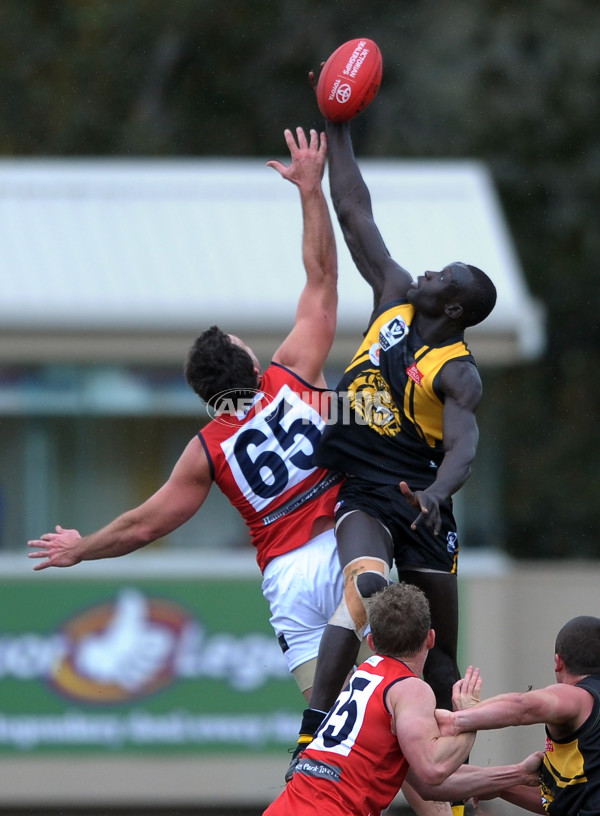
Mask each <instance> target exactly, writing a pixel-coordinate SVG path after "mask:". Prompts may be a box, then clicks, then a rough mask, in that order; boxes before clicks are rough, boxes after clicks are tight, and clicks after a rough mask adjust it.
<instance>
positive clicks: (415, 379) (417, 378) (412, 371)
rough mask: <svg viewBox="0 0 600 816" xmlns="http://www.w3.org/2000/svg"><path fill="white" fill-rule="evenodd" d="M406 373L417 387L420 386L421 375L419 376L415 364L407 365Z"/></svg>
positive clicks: (419, 373)
mask: <svg viewBox="0 0 600 816" xmlns="http://www.w3.org/2000/svg"><path fill="white" fill-rule="evenodd" d="M406 373H407V374H408V376H409V377H410V379H411V380H412V381H413V382H414V383H416V384H417V385H421V381H422V379H423V375H422V374H421V372H420V371H419V369H418V368H417V364H416V363H413V364H412V365H409V367H408V368H407V369H406Z"/></svg>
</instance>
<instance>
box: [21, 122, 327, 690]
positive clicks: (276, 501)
mask: <svg viewBox="0 0 600 816" xmlns="http://www.w3.org/2000/svg"><path fill="white" fill-rule="evenodd" d="M285 139H286V143H287V146H288V148H289V150H290V154H291V158H292V161H291V164H289V165H284V164H282V163H281V162H279V161H271V162H268V165H269V166H270V167H273V168H274V169H275V170H276V171H277V172H278V173H279V174H280V175H281V176H282V177H283V178H284V179H286V180H288V181H290V182H292V183H293V184H294V185H296V187H297V188H298V190H299V192H300V201H301V205H302V215H303V234H302V260H303V264H304V269H305V272H306V282H305V284H304V288H303V289H302V292H301V294H300V298H299V301H298V306H297V309H296V317H295V322H294V325H293V327H292V329H291V331H290V333H289V334H288V335H287V337H286V338H285V339H284V340H283V342H282V343H281V345H280V346H279V348H278V349H277V350H276V351H275V353H274V354H273V357H272V361H271V365H270V366H269V367H268V368H267V369H266V371H264V372H262V371H261V367H260V363H259V361H258V359H257V358H256V356H255V355H254V353H253V352H252V350H251V349H250V348H249V347H248V346H246V345H245V344H244V343H243V342H242V341H241V340H240V339H239V338H238V337H235V336H234V335H231V334H227V333H225V332H223V331H222V330H221V329H219V328H218V327H217V326H213V327H211V328H209V329H207V330H206V331H205V332H203V333H202V334H201V335H200V336H199V337H198V338H197V339H196V341H195V342H194V344H193V346H192V348H191V349H190V352H189V354H188V357H187V361H186V365H185V375H186V379H187V381H188V383H189V385H190V386H191V387H192V389H193V390H194V391H195V392H196V393H197V394H198V395H199V396H200V397H201V398H202V399H203V400H205V402H206V404H207V406H208V409H209V411H210V412H211V413H212V416H213V417H214V418H213V420H212V422H210V423H209V425H208V426H207V427H206V428H204V429H203V430H202V431H201V432H200V433H199V434H196V435H194V437H193V438H192V439H191V440H190V442H189V443H188V444H187V446H186V448H185V450H184V451H183V452H182V454H181V455H180V457H179V460H178V461H177V463H176V464H175V467H174V468H173V471H172V473H171V475H170V477H169V479H168V480H167V481H166V482H165V484H163V485H162V487H161V488H159V489H158V490H157V491H156V493H154V495H153V496H151V497H150V498H149V499H147V500H146V501H145V502H144V503H143V504H141V505H140V506H139V507H136V508H134V509H133V510H129V511H128V512H126V513H123V514H122V515H121V516H119V517H118V518H116V519H114V520H113V521H112V522H110V523H109V524H108V525H106V526H105V527H103V528H102V529H101V530H98V531H97V532H95V533H91V534H90V535H87V536H84V537H82V536H81V535H80V533H79V532H78V531H77V530H72V529H71V530H67V529H64V528H63V527H60V526H57V527H56V530H55V532H51V533H45V534H44V535H42V536H41V537H40V538H39V539H36V540H32V541H30V542H29V546H30V547H31V548H32V551H31V552H30V553H29V555H30V557H31V558H34V559H39V561H38V562H37V563H36V566H35V569H36V570H41V569H45V568H47V567H52V566H54V567H69V566H72V565H74V564H78V563H79V562H80V561H84V560H93V559H98V558H111V557H115V556H120V555H125V554H127V553H130V552H132V551H134V550H136V549H139V548H140V547H143V546H145V545H146V544H148V543H150V542H151V541H155V540H156V539H158V538H162V537H163V536H165V535H168V534H169V533H170V532H172V531H173V530H175V529H176V528H178V527H180V526H181V525H182V524H183V523H184V522H186V521H187V520H188V519H189V518H191V517H192V516H193V515H194V514H195V513H196V512H197V511H198V510H199V509H200V508H201V507H202V505H203V503H204V501H205V499H206V497H207V496H208V494H209V492H210V490H211V488H212V486H213V484H215V483H216V484H217V485H218V486H219V488H220V489H221V490H222V491H223V492H224V493H225V495H226V496H227V497H228V498H229V500H230V502H231V504H232V505H233V506H234V507H236V508H237V509H238V510H239V512H240V513H241V515H242V516H243V518H244V520H245V521H246V523H247V525H248V527H249V530H250V533H251V537H252V542H253V544H254V546H255V547H256V556H257V561H258V565H259V567H260V569H261V571H262V572H263V593H264V595H265V598H266V599H267V600H268V602H269V605H270V609H271V623H272V625H273V628H274V629H275V633H276V635H277V637H278V640H279V643H280V645H281V648H282V651H283V653H284V655H285V657H286V659H287V663H288V666H289V669H290V671H291V672H292V673H293V674H294V677H295V678H296V681H297V683H298V685H299V687H300V690H301V691H302V692H303V693H304V695H305V697H306V698H307V699H308V697H309V695H310V688H311V686H312V680H313V674H314V667H315V663H316V656H317V652H318V647H319V642H320V639H321V634H322V632H323V630H324V628H325V625H326V623H327V621H328V620H329V618H330V617H331V615H332V614H333V612H334V610H335V608H336V607H337V605H338V604H339V602H340V599H341V597H342V576H341V571H340V565H339V560H338V556H337V550H336V544H335V537H334V533H333V525H334V521H333V510H334V505H335V502H336V497H337V490H338V487H339V484H338V483H337V480H336V478H335V477H334V476H332V475H330V474H328V473H327V472H326V471H325V470H323V469H322V468H317V467H315V466H314V465H313V463H312V456H313V454H314V452H315V450H316V447H317V445H318V443H319V440H320V438H321V433H322V430H323V427H324V417H325V416H326V415H327V409H326V404H325V402H326V399H327V390H326V382H325V378H324V375H323V366H324V364H325V361H326V359H327V355H328V353H329V351H330V349H331V345H332V343H333V339H334V336H335V329H336V311H337V256H336V247H335V239H334V234H333V227H332V224H331V218H330V214H329V209H328V206H327V201H326V199H325V196H324V194H323V190H322V179H323V174H324V169H325V161H326V154H327V142H326V138H325V134H318V133H317V132H316V131H315V130H312V131H311V132H310V135H309V136H308V137H307V135H306V134H305V133H304V131H303V130H302V128H298V129H297V130H296V134H295V135H294V134H293V133H292V132H291V131H289V130H286V131H285ZM241 251H243V250H241ZM224 274H226V270H224ZM280 274H284V271H283V270H282V271H281V272H280ZM257 285H259V284H258V282H257ZM223 557H224V558H226V557H227V556H226V554H224V556H223Z"/></svg>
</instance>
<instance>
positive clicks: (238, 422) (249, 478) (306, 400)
mask: <svg viewBox="0 0 600 816" xmlns="http://www.w3.org/2000/svg"><path fill="white" fill-rule="evenodd" d="M330 395H331V392H330V391H328V390H327V389H323V388H315V387H314V386H312V385H308V383H305V382H304V381H303V380H301V379H300V378H299V377H297V376H296V375H295V374H294V373H293V372H292V371H290V370H289V369H287V368H284V366H281V365H278V364H277V363H271V365H270V366H269V368H267V370H266V371H265V372H264V374H263V376H262V379H261V382H260V391H259V392H257V394H256V395H255V397H254V398H253V400H252V401H251V403H252V404H251V405H250V407H249V408H248V409H247V410H245V412H243V413H242V412H239V413H237V414H233V413H227V414H222V415H221V416H219V417H217V418H215V419H213V420H212V421H211V422H209V424H208V425H207V426H206V427H205V428H203V429H202V430H201V431H200V432H199V434H198V436H199V438H200V441H201V442H202V444H203V446H204V450H205V451H206V456H207V458H208V462H209V465H210V468H211V475H212V478H213V479H214V481H215V483H216V484H217V485H218V486H219V488H220V490H221V491H222V492H223V493H224V494H225V496H227V498H228V499H229V501H230V502H231V504H232V505H233V506H234V507H235V508H236V509H237V510H238V511H239V512H240V514H241V515H242V517H243V519H244V521H245V522H246V524H247V526H248V529H249V530H250V535H251V537H252V543H253V544H254V546H255V547H256V560H257V562H258V566H259V567H260V569H261V572H262V571H263V570H264V568H265V567H266V565H267V564H268V562H269V561H270V560H271V559H272V558H275V557H276V556H278V555H281V554H282V553H286V552H289V551H290V550H294V549H296V548H297V547H301V546H302V545H303V544H305V543H306V542H307V541H308V540H309V539H310V536H311V530H312V526H313V523H314V522H315V520H316V519H317V518H319V517H320V516H330V517H331V518H333V509H334V507H335V503H336V501H337V494H338V489H339V477H338V476H336V475H334V474H332V473H329V472H328V471H327V470H325V469H324V468H318V467H315V466H314V465H313V454H314V452H315V450H316V447H317V445H318V444H319V442H320V440H321V434H322V432H323V428H324V427H325V417H326V416H327V411H328V403H329V398H330Z"/></svg>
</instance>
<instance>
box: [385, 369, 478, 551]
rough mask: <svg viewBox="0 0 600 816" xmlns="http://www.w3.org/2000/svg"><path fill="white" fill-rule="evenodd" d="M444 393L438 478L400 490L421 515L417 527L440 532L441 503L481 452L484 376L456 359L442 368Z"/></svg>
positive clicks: (457, 488)
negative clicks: (479, 410)
mask: <svg viewBox="0 0 600 816" xmlns="http://www.w3.org/2000/svg"><path fill="white" fill-rule="evenodd" d="M441 387H442V391H443V393H444V415H443V423H444V428H443V439H444V458H443V460H442V463H441V464H440V466H439V468H438V471H437V474H436V477H435V481H434V482H433V483H432V484H431V485H430V486H429V487H428V488H427V489H426V490H421V491H417V492H415V493H413V492H412V491H411V490H410V488H409V486H408V485H407V484H406V482H400V490H401V491H402V493H403V495H404V496H405V498H406V499H407V501H408V502H409V504H411V505H412V506H413V507H415V508H416V509H418V510H419V515H418V516H417V517H416V518H415V520H414V522H413V523H412V525H411V526H412V528H413V530H414V529H415V528H416V527H417V526H418V525H419V524H421V523H424V524H426V525H427V526H428V527H432V529H433V531H434V533H435V534H436V535H437V534H438V533H439V531H440V528H441V523H442V521H441V516H440V502H442V501H445V500H446V499H447V498H448V497H449V496H452V495H454V493H456V491H457V490H459V489H460V488H461V487H462V486H463V484H464V483H465V482H466V481H467V479H468V478H469V475H470V473H471V465H472V464H473V459H474V458H475V454H476V452H477V443H478V442H479V429H478V427H477V420H476V418H475V411H476V408H477V406H478V405H479V402H480V400H481V392H482V387H481V378H480V376H479V372H478V371H477V368H476V367H475V366H474V365H472V364H471V363H468V362H464V361H458V360H457V361H453V362H450V363H448V365H446V367H445V368H444V369H443V371H442V381H441Z"/></svg>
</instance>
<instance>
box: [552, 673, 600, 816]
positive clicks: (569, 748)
mask: <svg viewBox="0 0 600 816" xmlns="http://www.w3.org/2000/svg"><path fill="white" fill-rule="evenodd" d="M577 685H578V686H580V687H581V688H584V689H586V690H587V691H589V692H590V694H592V695H593V697H594V705H593V708H592V713H591V714H590V716H589V717H588V718H587V720H586V721H585V722H584V723H583V725H582V726H581V728H579V729H578V730H577V731H576V732H575V733H574V734H573V735H572V736H571V737H569V738H568V739H562V740H554V739H552V737H551V736H550V735H549V734H548V730H547V729H546V735H547V737H546V753H545V754H544V762H543V763H542V767H541V772H540V783H541V793H542V805H543V806H544V810H545V811H546V813H549V814H550V815H551V816H568V814H571V813H573V814H592V813H600V675H597V674H591V675H589V676H588V677H585V678H584V679H583V680H580V681H579V683H577Z"/></svg>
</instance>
